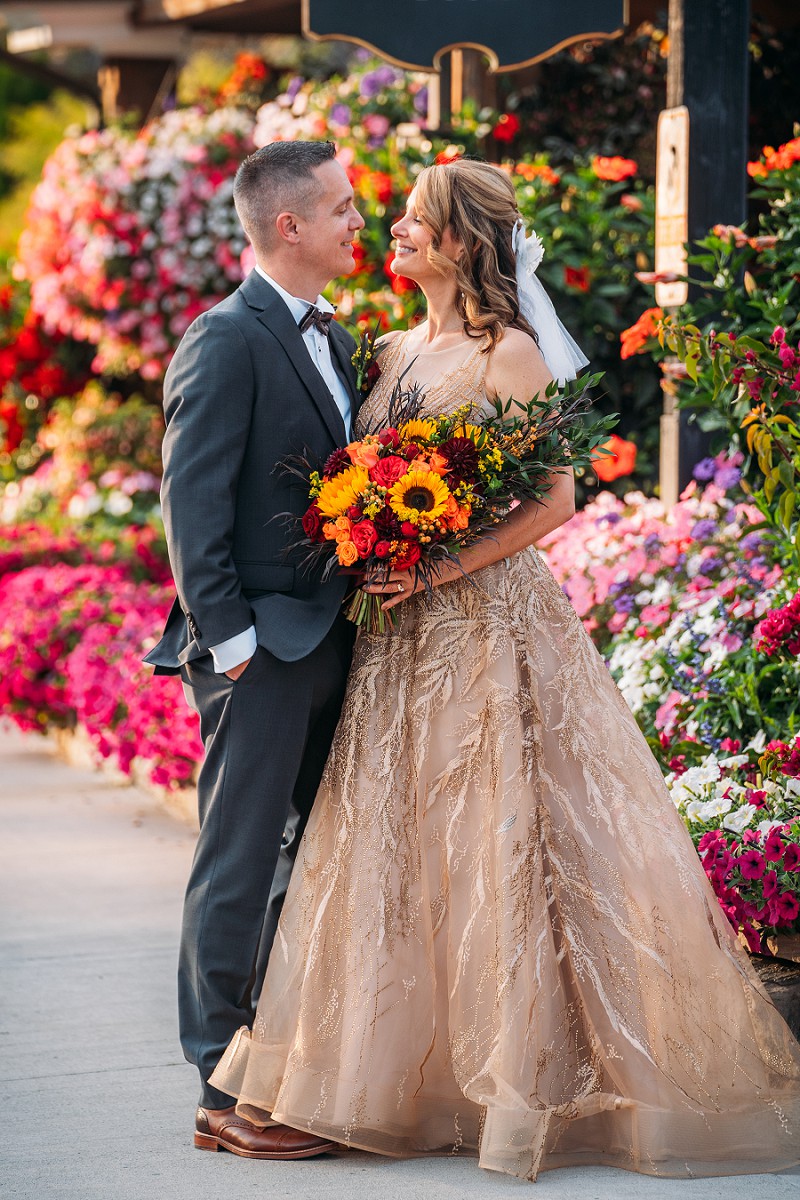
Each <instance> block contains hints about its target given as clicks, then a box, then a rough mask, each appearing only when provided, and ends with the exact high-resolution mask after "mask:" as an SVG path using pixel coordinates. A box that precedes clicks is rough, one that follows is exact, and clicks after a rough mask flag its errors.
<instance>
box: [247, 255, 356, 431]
mask: <svg viewBox="0 0 800 1200" xmlns="http://www.w3.org/2000/svg"><path fill="white" fill-rule="evenodd" d="M240 290H241V292H242V295H243V296H244V298H245V300H246V301H247V303H248V304H249V305H250V307H251V308H253V309H256V310H260V311H259V312H258V320H259V321H260V322H261V324H262V325H265V326H266V328H267V329H269V330H270V332H271V333H273V334H274V335H275V337H276V338H277V339H278V341H279V342H280V344H281V346H282V347H283V349H284V350H285V351H286V355H287V357H288V359H289V361H290V362H291V364H292V366H293V367H294V369H295V371H296V372H297V374H298V376H299V378H300V380H301V382H302V383H303V385H304V386H305V388H306V391H307V392H308V393H309V395H310V396H311V399H312V400H313V401H314V404H315V405H316V407H317V410H318V411H319V414H320V416H321V417H322V420H323V421H324V422H325V426H326V428H327V430H328V432H329V434H330V435H331V437H332V439H333V443H334V445H335V446H341V445H342V444H343V443H344V442H345V441H346V440H347V435H346V431H345V427H344V421H343V420H342V414H341V413H340V412H339V409H338V408H337V407H336V403H335V401H334V399H333V396H332V395H331V394H330V392H329V391H328V389H327V387H326V386H325V381H324V380H323V378H322V376H321V375H320V373H319V371H318V370H317V368H316V367H315V365H314V363H313V362H312V361H311V355H310V354H309V353H308V348H307V347H306V344H305V342H304V341H303V335H302V334H301V333H300V330H299V329H298V327H297V325H296V324H295V322H294V319H293V318H292V314H291V313H290V312H289V309H288V308H287V307H286V305H285V304H284V302H283V300H282V299H281V297H280V296H279V295H278V293H277V292H276V291H275V289H274V288H271V287H270V285H269V284H268V283H267V281H266V279H262V278H261V276H260V275H259V274H258V273H257V272H256V271H253V272H252V273H251V274H250V275H248V277H247V279H245V281H244V283H243V284H242V285H241V289H240Z"/></svg>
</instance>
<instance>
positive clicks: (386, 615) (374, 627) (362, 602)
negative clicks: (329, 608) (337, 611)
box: [344, 588, 397, 633]
mask: <svg viewBox="0 0 800 1200" xmlns="http://www.w3.org/2000/svg"><path fill="white" fill-rule="evenodd" d="M385 599H386V597H385V596H384V595H382V594H377V593H375V592H363V591H362V590H361V588H357V589H356V590H355V591H354V592H353V594H352V597H351V599H350V603H349V604H348V605H347V607H346V608H345V610H344V615H345V616H346V617H347V619H348V621H352V622H353V624H354V625H358V626H359V627H360V628H362V629H365V630H366V632H367V633H385V632H386V630H387V629H396V628H397V623H396V620H395V617H394V614H393V612H392V610H391V609H389V611H388V612H385V611H384V610H383V609H382V608H381V605H382V604H383V602H384V600H385Z"/></svg>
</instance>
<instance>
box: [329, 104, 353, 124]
mask: <svg viewBox="0 0 800 1200" xmlns="http://www.w3.org/2000/svg"><path fill="white" fill-rule="evenodd" d="M331 124H332V125H349V124H350V109H349V108H348V107H347V105H346V104H334V106H333V108H332V109H331Z"/></svg>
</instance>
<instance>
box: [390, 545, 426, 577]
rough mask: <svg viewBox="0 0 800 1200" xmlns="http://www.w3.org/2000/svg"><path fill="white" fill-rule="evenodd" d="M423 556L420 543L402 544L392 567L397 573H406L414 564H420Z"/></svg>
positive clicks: (398, 548)
mask: <svg viewBox="0 0 800 1200" xmlns="http://www.w3.org/2000/svg"><path fill="white" fill-rule="evenodd" d="M421 554H422V551H421V550H420V548H419V542H401V543H400V545H399V546H398V547H397V557H396V558H395V560H394V563H393V564H392V565H393V566H394V569H395V570H396V571H405V570H406V568H407V567H413V566H414V563H418V562H419V560H420V556H421Z"/></svg>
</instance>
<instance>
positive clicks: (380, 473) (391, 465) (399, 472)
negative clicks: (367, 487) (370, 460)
mask: <svg viewBox="0 0 800 1200" xmlns="http://www.w3.org/2000/svg"><path fill="white" fill-rule="evenodd" d="M407 470H408V463H407V462H406V460H405V459H404V458H400V456H399V454H389V455H387V457H386V458H379V459H378V462H377V464H376V466H374V467H373V468H372V470H371V471H370V478H371V479H373V480H374V481H375V483H377V484H380V486H381V487H385V488H389V487H391V486H392V484H393V483H397V481H398V479H402V477H403V476H404V475H405V473H406V471H407Z"/></svg>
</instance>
